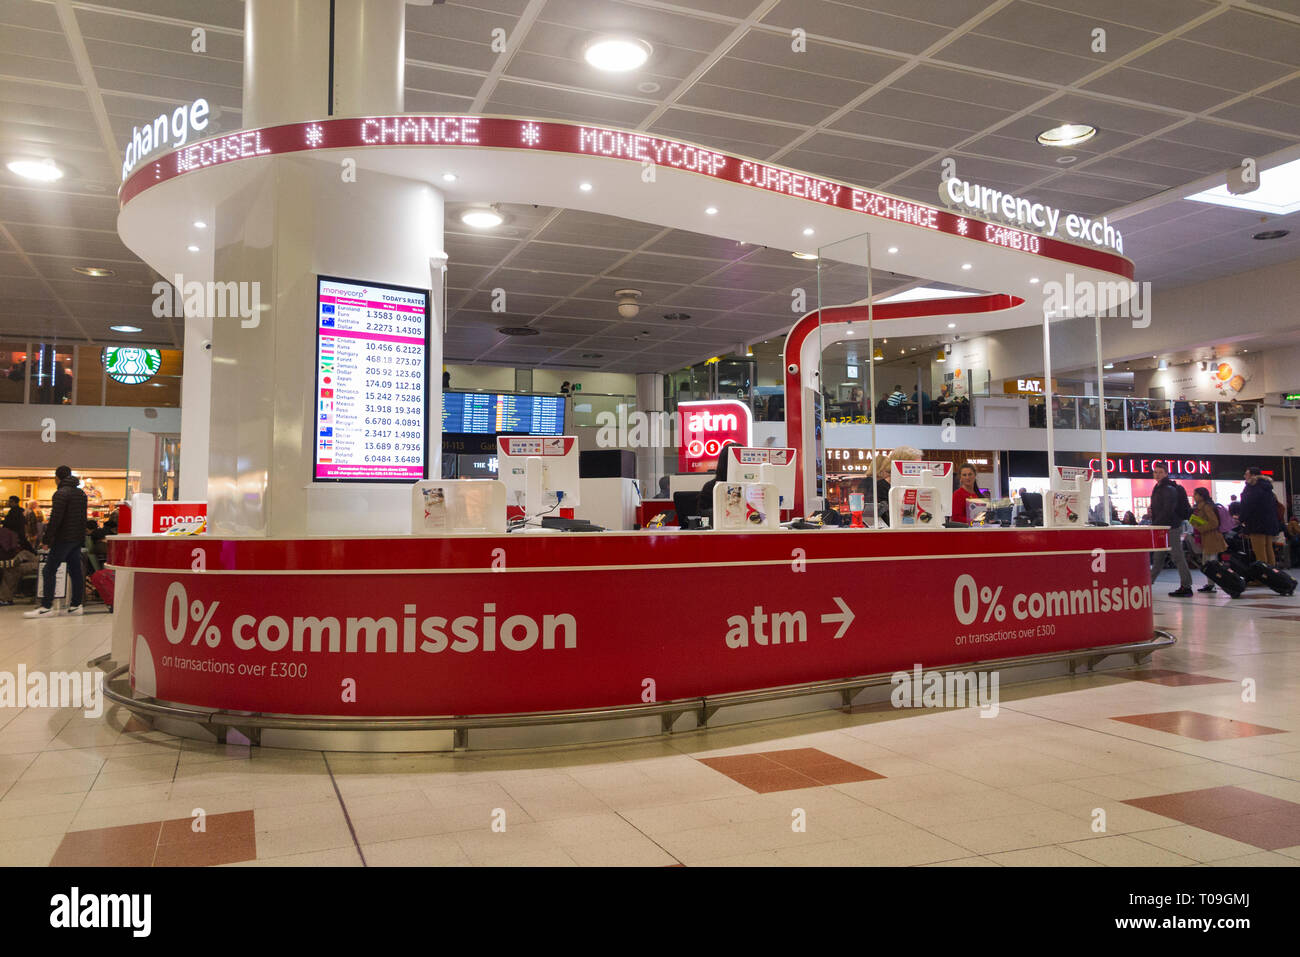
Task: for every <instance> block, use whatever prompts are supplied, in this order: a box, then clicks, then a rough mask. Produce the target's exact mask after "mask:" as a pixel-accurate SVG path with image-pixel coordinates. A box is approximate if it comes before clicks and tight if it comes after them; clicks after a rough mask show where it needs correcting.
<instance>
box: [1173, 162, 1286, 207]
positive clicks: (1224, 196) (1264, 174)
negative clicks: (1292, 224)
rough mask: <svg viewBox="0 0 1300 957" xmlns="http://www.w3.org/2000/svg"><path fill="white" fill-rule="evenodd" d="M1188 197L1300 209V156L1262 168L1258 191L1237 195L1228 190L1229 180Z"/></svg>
mask: <svg viewBox="0 0 1300 957" xmlns="http://www.w3.org/2000/svg"><path fill="white" fill-rule="evenodd" d="M1184 198H1185V199H1190V200H1191V201H1192V202H1195V203H1213V204H1214V205H1216V206H1231V207H1233V208H1234V209H1249V210H1252V211H1254V212H1257V213H1269V214H1271V215H1273V216H1286V215H1287V214H1288V213H1294V212H1296V211H1297V210H1300V159H1298V160H1292V161H1291V162H1289V163H1283V164H1282V165H1281V166H1274V167H1273V168H1272V169H1266V170H1260V172H1259V189H1257V190H1255V191H1254V192H1250V193H1244V194H1242V195H1241V196H1234V195H1232V194H1231V193H1229V192H1228V187H1227V185H1226V184H1225V185H1223V186H1216V187H1214V189H1207V190H1204V191H1202V192H1199V193H1193V194H1192V195H1191V196H1186V197H1184Z"/></svg>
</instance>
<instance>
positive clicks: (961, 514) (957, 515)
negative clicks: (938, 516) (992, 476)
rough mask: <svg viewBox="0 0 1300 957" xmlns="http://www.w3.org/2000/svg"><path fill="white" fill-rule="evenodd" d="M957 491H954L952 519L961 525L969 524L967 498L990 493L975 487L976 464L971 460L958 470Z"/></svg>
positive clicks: (986, 495)
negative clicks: (971, 462)
mask: <svg viewBox="0 0 1300 957" xmlns="http://www.w3.org/2000/svg"><path fill="white" fill-rule="evenodd" d="M957 482H958V485H957V491H955V492H953V493H952V520H953V521H954V522H957V523H959V524H961V525H969V524H970V521H969V520H968V519H967V518H966V500H967V499H971V498H988V493H987V492H985V491H983V490H982V489H979V488H976V487H975V466H973V465H971V464H970V463H969V462H967V463H966V464H964V465H963V466H962V467H961V468H960V469H959V470H958V472H957Z"/></svg>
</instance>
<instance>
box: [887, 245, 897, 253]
mask: <svg viewBox="0 0 1300 957" xmlns="http://www.w3.org/2000/svg"><path fill="white" fill-rule="evenodd" d="M885 251H886V252H888V253H896V252H898V247H897V246H890V247H889V248H888V249H887V250H885Z"/></svg>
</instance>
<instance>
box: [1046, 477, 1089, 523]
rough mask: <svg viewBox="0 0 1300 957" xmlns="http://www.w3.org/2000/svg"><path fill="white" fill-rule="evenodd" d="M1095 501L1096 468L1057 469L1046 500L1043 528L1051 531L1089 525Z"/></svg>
mask: <svg viewBox="0 0 1300 957" xmlns="http://www.w3.org/2000/svg"><path fill="white" fill-rule="evenodd" d="M1091 500H1092V469H1084V468H1073V467H1071V466H1066V465H1058V466H1056V467H1054V468H1053V469H1052V485H1051V488H1050V489H1048V492H1047V495H1046V496H1045V497H1044V501H1043V525H1044V526H1045V527H1047V528H1080V527H1082V526H1084V525H1087V524H1088V509H1089V506H1090V505H1091Z"/></svg>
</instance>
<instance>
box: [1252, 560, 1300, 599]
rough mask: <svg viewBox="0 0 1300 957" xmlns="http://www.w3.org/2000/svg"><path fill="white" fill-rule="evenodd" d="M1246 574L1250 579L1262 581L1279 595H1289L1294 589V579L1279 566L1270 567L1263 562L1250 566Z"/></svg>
mask: <svg viewBox="0 0 1300 957" xmlns="http://www.w3.org/2000/svg"><path fill="white" fill-rule="evenodd" d="M1248 576H1249V578H1250V580H1251V581H1257V582H1263V583H1264V584H1265V585H1267V586H1268V587H1269V588H1271V589H1273V591H1275V592H1277V593H1278V594H1279V595H1290V594H1291V593H1293V592H1294V591H1295V586H1296V580H1295V579H1294V578H1292V577H1291V576H1290V575H1288V574H1287V573H1286V572H1284V571H1282V570H1281V569H1280V568H1270V567H1269V566H1268V565H1265V564H1264V563H1263V562H1255V563H1254V564H1252V565H1251V566H1250V569H1249V571H1248Z"/></svg>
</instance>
